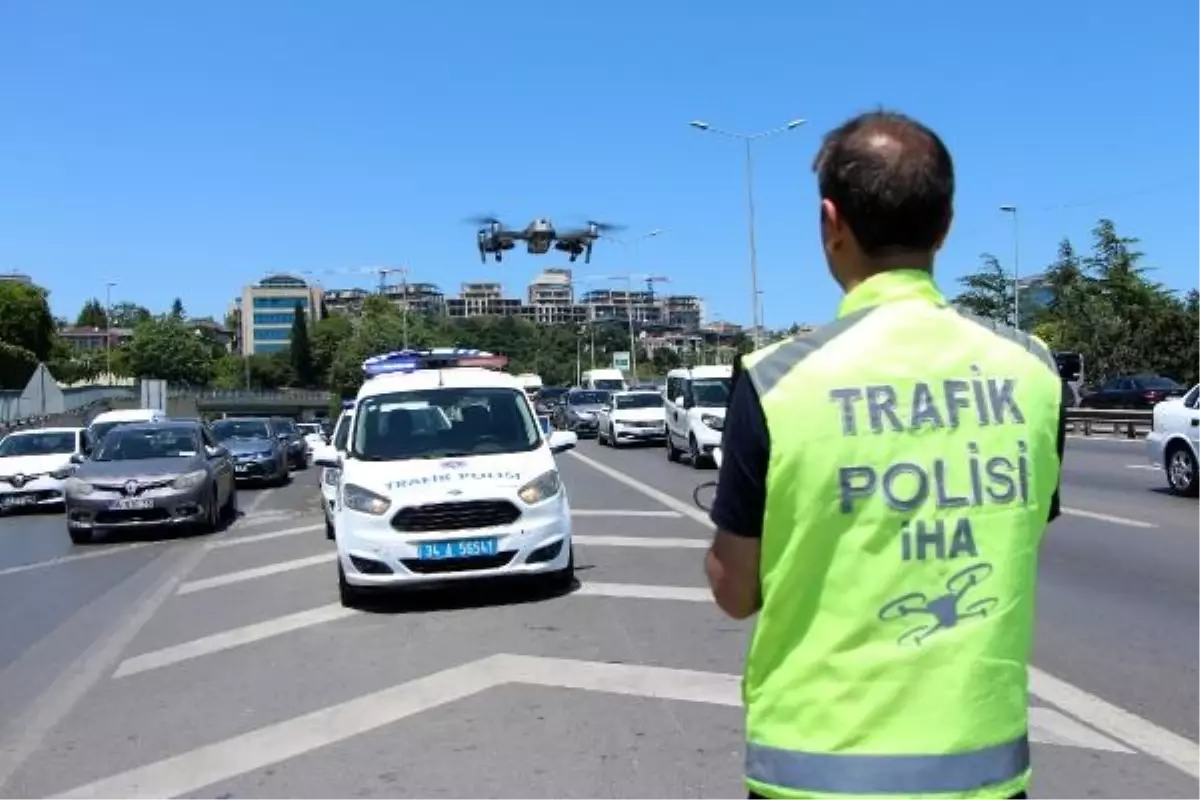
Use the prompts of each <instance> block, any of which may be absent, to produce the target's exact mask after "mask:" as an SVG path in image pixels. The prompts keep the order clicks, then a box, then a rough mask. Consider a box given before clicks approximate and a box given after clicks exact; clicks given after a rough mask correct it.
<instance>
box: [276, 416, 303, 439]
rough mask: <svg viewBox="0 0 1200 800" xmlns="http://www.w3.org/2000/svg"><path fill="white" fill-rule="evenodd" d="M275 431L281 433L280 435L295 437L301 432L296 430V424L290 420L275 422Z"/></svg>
mask: <svg viewBox="0 0 1200 800" xmlns="http://www.w3.org/2000/svg"><path fill="white" fill-rule="evenodd" d="M275 430H277V431H279V432H280V433H289V434H292V435H293V436H294V435H295V434H297V433H299V431H298V430H296V423H295V422H292V421H291V420H290V419H277V420H275Z"/></svg>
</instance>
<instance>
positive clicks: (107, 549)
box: [0, 539, 177, 578]
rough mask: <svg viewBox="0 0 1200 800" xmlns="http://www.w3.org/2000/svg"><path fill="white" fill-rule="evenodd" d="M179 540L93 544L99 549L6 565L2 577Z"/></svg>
mask: <svg viewBox="0 0 1200 800" xmlns="http://www.w3.org/2000/svg"><path fill="white" fill-rule="evenodd" d="M176 541H177V540H174V539H172V540H168V541H162V542H132V543H130V544H114V545H108V546H105V545H93V547H96V548H97V549H95V550H91V551H88V552H86V553H72V554H71V555H69V556H59V557H57V558H51V559H48V560H46V561H35V562H33V563H32V564H18V565H17V566H15V567H5V568H4V569H0V578H2V577H4V576H5V575H16V574H17V573H19V572H29V571H30V570H34V569H44V568H46V567H57V566H59V565H60V564H71V563H74V562H76V561H87V560H88V559H90V558H101V557H102V556H116V555H120V554H121V553H127V552H129V551H130V550H137V549H139V548H142V547H163V546H165V545H168V544H175V543H176Z"/></svg>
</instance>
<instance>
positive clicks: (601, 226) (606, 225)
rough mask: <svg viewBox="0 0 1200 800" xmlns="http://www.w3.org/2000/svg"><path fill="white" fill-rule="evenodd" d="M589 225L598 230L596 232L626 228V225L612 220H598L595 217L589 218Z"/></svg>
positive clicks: (609, 231)
mask: <svg viewBox="0 0 1200 800" xmlns="http://www.w3.org/2000/svg"><path fill="white" fill-rule="evenodd" d="M586 224H587V226H588V227H589V228H591V229H593V230H595V231H596V233H616V232H617V231H623V230H625V226H624V225H615V224H613V223H611V222H597V221H596V220H594V219H589V220H587V223H586Z"/></svg>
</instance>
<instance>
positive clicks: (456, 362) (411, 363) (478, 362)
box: [362, 347, 508, 378]
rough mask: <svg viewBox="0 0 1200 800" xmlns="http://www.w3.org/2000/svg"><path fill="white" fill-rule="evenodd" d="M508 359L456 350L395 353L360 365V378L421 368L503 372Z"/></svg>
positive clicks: (486, 353) (443, 349)
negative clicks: (467, 368)
mask: <svg viewBox="0 0 1200 800" xmlns="http://www.w3.org/2000/svg"><path fill="white" fill-rule="evenodd" d="M506 366H508V356H502V355H496V354H494V353H488V352H486V351H484V350H470V349H466V348H458V347H436V348H433V349H431V350H397V351H395V352H392V353H383V354H381V355H377V356H371V357H370V358H368V359H367V360H366V361H364V362H363V363H362V370H363V375H365V376H366V377H368V378H374V377H377V376H379V375H388V374H390V373H393V372H416V371H417V370H421V369H456V368H462V367H482V368H484V369H503V368H504V367H506Z"/></svg>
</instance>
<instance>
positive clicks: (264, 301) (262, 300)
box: [254, 297, 308, 310]
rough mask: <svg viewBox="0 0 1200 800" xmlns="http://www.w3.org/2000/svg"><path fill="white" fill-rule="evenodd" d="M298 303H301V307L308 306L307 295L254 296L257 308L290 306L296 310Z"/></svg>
mask: <svg viewBox="0 0 1200 800" xmlns="http://www.w3.org/2000/svg"><path fill="white" fill-rule="evenodd" d="M296 303H299V304H300V307H301V308H304V309H307V308H308V298H307V297H256V298H254V307H255V308H290V309H293V310H295V308H296Z"/></svg>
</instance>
